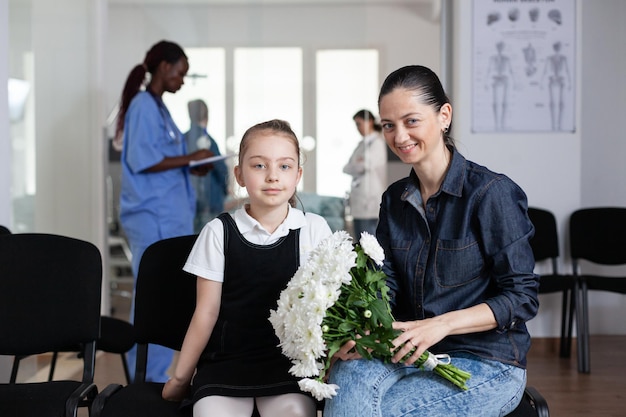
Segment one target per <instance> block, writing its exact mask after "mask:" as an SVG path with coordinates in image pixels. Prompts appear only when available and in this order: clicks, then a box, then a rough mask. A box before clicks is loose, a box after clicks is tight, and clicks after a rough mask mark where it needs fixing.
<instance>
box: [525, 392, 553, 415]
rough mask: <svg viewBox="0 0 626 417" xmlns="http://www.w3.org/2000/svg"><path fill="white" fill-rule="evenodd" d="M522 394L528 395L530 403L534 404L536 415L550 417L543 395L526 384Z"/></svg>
mask: <svg viewBox="0 0 626 417" xmlns="http://www.w3.org/2000/svg"><path fill="white" fill-rule="evenodd" d="M524 395H525V396H526V397H528V399H529V400H530V402H531V403H533V404H534V405H535V410H537V417H550V410H549V409H548V402H547V401H546V399H545V398H543V395H541V394H540V393H539V391H538V390H537V389H536V388H534V387H529V386H527V387H526V389H525V390H524Z"/></svg>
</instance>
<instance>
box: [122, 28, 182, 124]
mask: <svg viewBox="0 0 626 417" xmlns="http://www.w3.org/2000/svg"><path fill="white" fill-rule="evenodd" d="M181 58H185V59H187V55H185V51H183V48H181V47H180V45H178V44H176V43H174V42H169V41H165V40H163V41H160V42H157V43H156V44H154V45H152V47H151V48H150V50H149V51H148V52H147V53H146V57H145V58H144V60H143V63H141V64H138V65H136V66H135V67H134V68H133V69H132V70H131V71H130V73H129V74H128V77H127V78H126V84H124V89H123V90H122V98H121V100H120V110H119V113H118V115H117V127H116V129H115V133H116V135H118V134H120V133H121V132H122V130H124V118H125V116H126V111H127V110H128V106H129V105H130V102H131V100H132V99H133V97H135V95H137V93H138V92H139V90H140V89H141V85H142V84H143V81H144V79H145V77H146V73H150V74H151V75H154V73H155V72H156V70H157V68H158V67H159V64H160V63H161V62H163V61H165V62H167V63H169V64H175V63H177V62H178V61H179V60H180V59H181Z"/></svg>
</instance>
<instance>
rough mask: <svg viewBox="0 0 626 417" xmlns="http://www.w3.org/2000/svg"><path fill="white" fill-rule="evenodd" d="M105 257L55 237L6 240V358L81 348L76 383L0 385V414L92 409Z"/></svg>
mask: <svg viewBox="0 0 626 417" xmlns="http://www.w3.org/2000/svg"><path fill="white" fill-rule="evenodd" d="M101 285H102V259H101V256H100V251H99V250H98V248H97V247H96V246H94V245H93V244H91V243H89V242H85V241H83V240H79V239H74V238H70V237H65V236H59V235H53V234H36V233H23V234H22V233H21V234H8V235H2V236H0V335H1V336H0V355H11V356H28V355H36V354H41V353H45V352H54V351H58V350H62V349H63V348H64V347H66V346H80V349H81V355H82V358H83V370H82V376H81V377H80V378H77V379H76V380H62V381H46V382H32V383H31V382H27V383H15V382H10V383H8V384H7V383H4V384H0V416H20V417H27V416H33V417H35V416H36V417H41V416H45V417H56V416H58V417H62V416H66V417H73V416H76V415H77V413H78V407H80V406H87V407H89V406H90V405H91V402H92V401H93V399H94V398H95V396H96V395H97V393H98V390H97V387H96V385H95V384H94V383H93V374H94V367H95V351H96V340H97V339H98V335H99V331H100V296H101Z"/></svg>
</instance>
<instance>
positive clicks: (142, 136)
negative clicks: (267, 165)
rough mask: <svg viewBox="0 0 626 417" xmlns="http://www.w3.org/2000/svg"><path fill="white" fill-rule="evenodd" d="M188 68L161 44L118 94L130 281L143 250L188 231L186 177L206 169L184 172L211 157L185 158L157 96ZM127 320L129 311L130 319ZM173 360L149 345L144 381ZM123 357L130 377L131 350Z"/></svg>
mask: <svg viewBox="0 0 626 417" xmlns="http://www.w3.org/2000/svg"><path fill="white" fill-rule="evenodd" d="M188 70H189V63H188V61H187V56H186V55H185V53H184V51H183V49H182V48H181V47H180V46H179V45H177V44H175V43H173V42H168V41H160V42H158V43H156V44H155V45H153V46H152V48H150V50H149V51H148V52H147V54H146V57H145V59H144V61H143V63H141V64H139V65H137V66H135V68H133V70H132V71H131V72H130V74H129V75H128V78H127V80H126V84H125V86H124V90H123V92H122V99H121V104H120V113H119V115H118V124H117V132H116V133H117V135H122V137H123V139H122V140H123V148H122V160H121V162H122V187H121V195H120V221H121V224H122V227H123V229H124V232H125V233H126V237H127V238H128V242H129V244H130V248H131V252H132V254H133V259H132V269H133V275H134V276H135V277H137V271H138V269H139V261H140V260H141V256H142V255H143V252H144V251H145V250H146V248H147V247H148V246H150V245H151V244H152V243H154V242H157V241H159V240H162V239H166V238H170V237H175V236H182V235H187V234H192V233H193V218H194V215H195V209H196V198H195V195H194V191H193V189H192V187H191V183H190V180H189V175H190V174H195V175H205V174H206V173H207V172H208V170H209V168H210V166H206V165H205V166H202V167H201V168H195V169H193V170H192V169H190V168H189V162H190V161H193V160H198V159H203V158H207V157H209V156H212V153H211V152H210V151H208V150H206V149H202V150H198V151H196V152H193V153H191V154H189V155H187V149H186V146H185V141H184V140H183V135H182V133H181V132H180V130H179V129H178V127H177V126H176V124H175V123H174V120H172V117H171V115H170V113H169V111H168V110H167V108H166V107H165V104H164V103H163V100H162V98H161V97H162V95H163V93H164V92H166V91H167V92H170V93H175V92H176V91H178V90H179V89H180V88H181V87H182V85H183V83H184V80H183V78H184V77H185V74H187V71H188ZM148 73H149V74H150V76H149V77H147V78H148V80H149V81H148V82H147V84H145V83H144V79H145V78H146V75H147V74H148ZM144 85H145V88H142V86H144ZM133 309H134V305H133V308H131V310H133ZM132 316H133V311H131V321H132ZM172 357H173V351H171V350H170V349H167V348H164V347H161V346H150V355H149V361H148V370H147V380H149V381H154V382H165V381H167V379H168V376H167V373H166V372H167V369H168V368H169V366H170V363H171V361H172ZM128 359H129V368H130V371H131V374H134V370H135V350H134V349H133V350H132V351H131V352H130V353H129V358H128Z"/></svg>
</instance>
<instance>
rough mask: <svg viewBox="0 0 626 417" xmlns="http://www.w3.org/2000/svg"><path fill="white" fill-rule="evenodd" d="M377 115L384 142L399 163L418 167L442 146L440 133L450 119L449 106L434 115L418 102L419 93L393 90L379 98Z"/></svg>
mask: <svg viewBox="0 0 626 417" xmlns="http://www.w3.org/2000/svg"><path fill="white" fill-rule="evenodd" d="M379 112H380V119H381V124H382V126H383V135H384V136H385V141H386V142H387V145H388V146H389V148H390V149H391V150H392V151H393V153H395V154H396V155H397V156H398V158H400V160H401V161H402V162H404V163H407V164H412V165H419V164H421V163H422V162H426V161H428V160H429V157H430V156H431V155H433V152H434V151H436V150H440V149H441V147H442V146H444V139H443V130H444V129H445V128H447V127H448V126H449V125H450V121H451V118H452V107H451V106H450V104H447V103H446V104H444V105H443V106H442V107H441V109H440V110H439V112H436V111H435V109H434V108H433V106H430V105H427V104H424V103H423V102H422V101H421V99H420V95H419V92H416V91H414V90H407V89H405V88H396V89H395V90H392V91H391V92H390V93H388V94H386V95H384V96H383V97H382V98H381V99H380V105H379Z"/></svg>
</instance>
